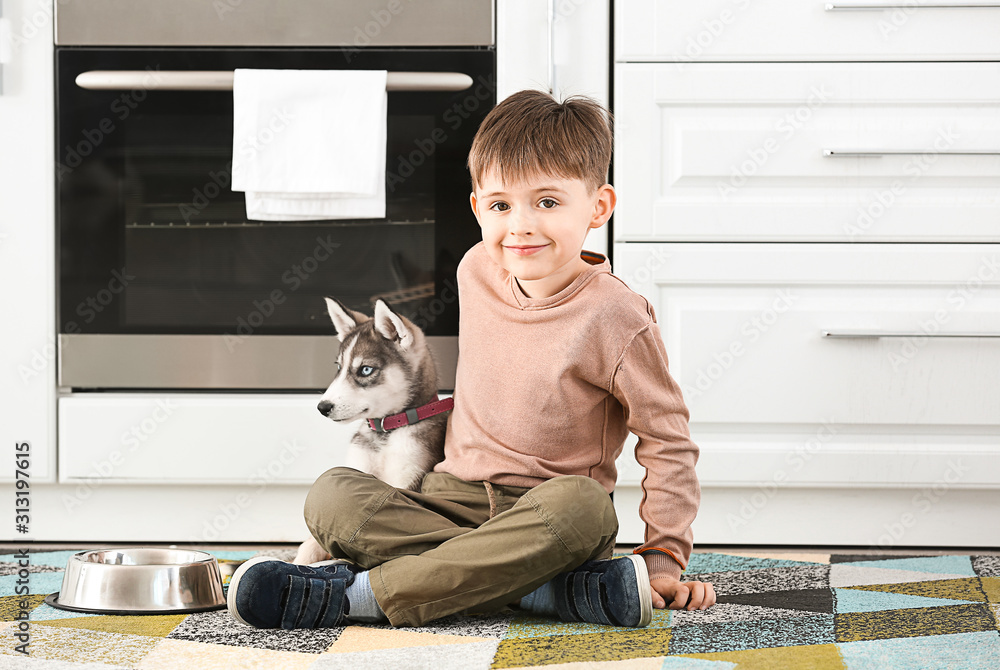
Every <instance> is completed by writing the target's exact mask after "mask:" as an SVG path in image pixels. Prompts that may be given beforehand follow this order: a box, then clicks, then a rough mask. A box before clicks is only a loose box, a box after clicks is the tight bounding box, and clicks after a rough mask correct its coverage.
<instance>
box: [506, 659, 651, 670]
mask: <svg viewBox="0 0 1000 670" xmlns="http://www.w3.org/2000/svg"><path fill="white" fill-rule="evenodd" d="M665 658H667V657H666V656H654V657H650V658H630V659H628V660H625V661H580V662H577V663H560V664H558V665H556V666H554V667H555V668H557V669H558V670H660V669H661V668H662V667H663V660H664V659H665ZM520 670H553V666H551V665H532V666H530V667H527V668H521V669H520Z"/></svg>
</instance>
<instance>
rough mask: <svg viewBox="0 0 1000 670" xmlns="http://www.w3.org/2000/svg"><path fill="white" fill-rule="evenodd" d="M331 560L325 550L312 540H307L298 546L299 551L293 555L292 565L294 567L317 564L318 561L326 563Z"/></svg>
mask: <svg viewBox="0 0 1000 670" xmlns="http://www.w3.org/2000/svg"><path fill="white" fill-rule="evenodd" d="M331 558H333V557H332V556H330V554H329V553H327V551H326V549H324V548H323V547H321V546H319V542H317V541H316V540H315V539H313V538H311V537H310V538H309V539H308V540H306V541H305V542H303V543H302V544H301V545H299V550H298V552H296V554H295V559H294V560H293V561H292V563H295V564H296V565H309V564H310V563H318V562H319V561H327V560H329V559H331Z"/></svg>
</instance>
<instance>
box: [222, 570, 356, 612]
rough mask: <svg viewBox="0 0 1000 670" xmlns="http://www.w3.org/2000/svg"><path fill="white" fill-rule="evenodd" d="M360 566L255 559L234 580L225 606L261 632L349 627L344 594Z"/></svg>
mask: <svg viewBox="0 0 1000 670" xmlns="http://www.w3.org/2000/svg"><path fill="white" fill-rule="evenodd" d="M356 570H357V568H355V567H354V566H353V565H350V564H349V563H347V562H346V561H323V562H322V563H316V564H313V565H296V564H294V563H286V562H285V561H281V560H278V559H276V558H271V557H270V556H258V557H256V558H252V559H250V560H249V561H247V562H246V563H244V564H243V565H241V566H240V567H239V568H237V570H236V572H235V573H233V577H232V579H230V580H229V593H228V595H227V597H226V605H227V606H228V607H229V613H230V614H232V615H233V618H234V619H236V620H237V621H239V622H240V623H244V624H247V625H248V626H254V627H256V628H285V629H292V628H330V627H332V626H342V625H345V620H346V618H347V612H348V611H349V610H350V603H349V602H348V600H347V596H346V595H345V594H344V592H345V590H346V589H347V587H348V586H349V585H350V584H351V583H352V582H353V581H354V574H355V571H356Z"/></svg>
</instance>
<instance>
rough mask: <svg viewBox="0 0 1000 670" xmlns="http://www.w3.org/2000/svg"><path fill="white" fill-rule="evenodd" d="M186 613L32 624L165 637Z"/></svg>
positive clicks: (73, 619)
mask: <svg viewBox="0 0 1000 670" xmlns="http://www.w3.org/2000/svg"><path fill="white" fill-rule="evenodd" d="M187 616H188V615H187V614H165V615H156V614H154V615H149V616H88V617H73V618H71V619H49V620H41V621H32V625H34V624H39V625H42V626H57V627H63V628H79V629H82V630H101V631H104V632H105V633H125V634H126V635H148V636H150V637H166V636H168V635H170V632H171V631H172V630H173V629H174V628H177V626H179V625H180V623H181V622H182V621H184V619H186V618H187Z"/></svg>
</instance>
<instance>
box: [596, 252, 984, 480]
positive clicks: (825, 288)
mask: <svg viewBox="0 0 1000 670" xmlns="http://www.w3.org/2000/svg"><path fill="white" fill-rule="evenodd" d="M615 252H616V256H615V259H616V260H615V265H616V274H618V275H619V276H621V277H623V278H624V279H625V280H626V281H628V282H629V283H630V284H631V286H632V287H633V288H634V289H635V290H637V291H639V292H640V293H642V294H644V295H645V296H647V297H648V299H649V300H650V302H651V303H652V304H653V307H654V309H655V311H656V315H657V319H658V321H659V323H660V327H661V330H662V333H663V337H664V341H665V343H666V346H667V351H668V356H669V362H670V369H671V373H672V374H673V376H674V378H675V379H677V381H678V383H679V384H680V385H681V388H682V389H683V392H684V398H685V401H686V402H687V405H688V409H689V410H690V413H691V426H692V435H693V437H694V439H695V442H697V443H698V444H699V445H700V446H701V447H702V450H703V455H702V462H701V463H700V464H699V476H700V477H701V479H702V481H703V483H707V484H710V485H720V486H721V485H734V484H736V483H740V482H742V483H744V484H745V483H747V482H762V481H770V480H771V479H772V477H774V476H776V475H780V476H781V477H783V478H784V479H783V481H784V483H789V482H793V483H795V484H798V485H812V486H821V485H826V486H909V485H919V484H922V483H931V482H934V481H937V479H939V478H940V477H941V476H942V473H944V472H947V471H948V470H949V468H950V467H951V460H952V459H955V458H959V459H960V460H961V463H962V464H963V465H962V468H961V469H962V472H961V477H962V479H961V485H963V486H971V487H1000V384H998V383H997V381H998V380H1000V251H997V249H996V248H995V247H993V246H990V245H958V244H955V245H931V244H926V245H862V246H850V245H827V244H674V245H670V244H664V245H653V244H619V245H616V247H615ZM636 476H637V473H634V472H631V471H626V472H624V473H623V478H624V479H623V482H624V483H634V481H633V480H635V478H636Z"/></svg>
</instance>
